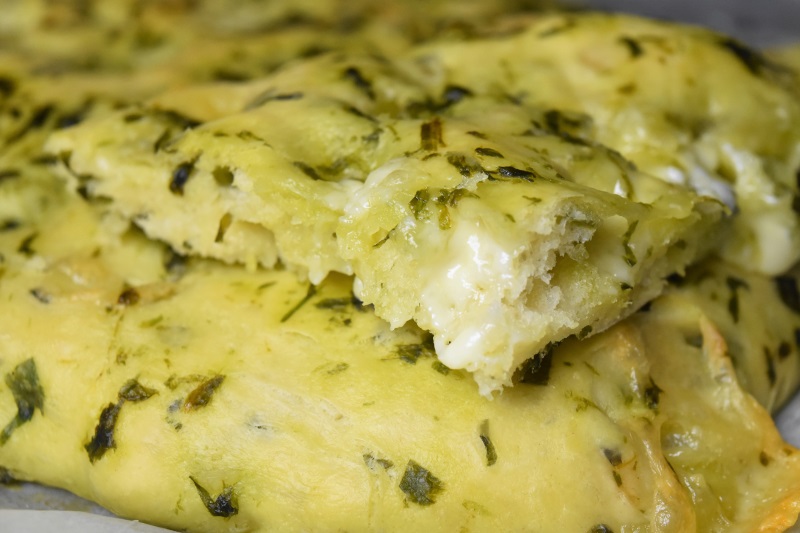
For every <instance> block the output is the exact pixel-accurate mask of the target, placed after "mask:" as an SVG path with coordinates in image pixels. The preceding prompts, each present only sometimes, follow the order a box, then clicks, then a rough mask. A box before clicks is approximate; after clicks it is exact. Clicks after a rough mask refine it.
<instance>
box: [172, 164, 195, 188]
mask: <svg viewBox="0 0 800 533" xmlns="http://www.w3.org/2000/svg"><path fill="white" fill-rule="evenodd" d="M193 172H194V161H186V162H184V163H181V164H180V165H178V166H177V167H175V170H173V171H172V179H171V180H170V182H169V190H170V192H172V194H176V195H178V196H183V189H184V187H185V186H186V182H188V181H189V178H191V177H192V173H193Z"/></svg>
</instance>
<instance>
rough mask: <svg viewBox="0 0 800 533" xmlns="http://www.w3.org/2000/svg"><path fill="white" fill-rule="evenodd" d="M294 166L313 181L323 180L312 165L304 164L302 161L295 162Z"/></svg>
mask: <svg viewBox="0 0 800 533" xmlns="http://www.w3.org/2000/svg"><path fill="white" fill-rule="evenodd" d="M292 164H293V165H294V166H295V168H297V169H298V170H300V171H301V172H302V173H303V174H305V175H306V176H308V177H309V178H311V179H312V180H314V181H320V180H321V179H322V176H320V175H319V172H317V170H316V169H315V168H314V167H312V166H311V165H309V164H307V163H303V162H302V161H295V162H294V163H292Z"/></svg>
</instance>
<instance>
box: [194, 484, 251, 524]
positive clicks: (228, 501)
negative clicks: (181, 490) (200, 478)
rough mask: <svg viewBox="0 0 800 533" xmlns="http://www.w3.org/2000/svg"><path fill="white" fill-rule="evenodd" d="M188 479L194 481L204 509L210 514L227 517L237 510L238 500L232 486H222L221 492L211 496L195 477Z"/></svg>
mask: <svg viewBox="0 0 800 533" xmlns="http://www.w3.org/2000/svg"><path fill="white" fill-rule="evenodd" d="M189 479H191V480H192V483H194V486H195V488H196V489H197V494H198V495H200V499H201V500H202V501H203V505H205V506H206V509H208V512H209V513H211V515H212V516H221V517H223V518H228V517H231V516H233V515H235V514H237V513H238V512H239V506H238V501H237V498H236V493H235V492H234V491H233V487H224V486H223V488H222V492H220V493H219V494H218V495H217V497H215V498H212V497H211V495H210V494H209V493H208V491H207V490H206V489H204V488H203V487H202V486H201V485H200V483H198V482H197V480H196V479H195V478H193V477H191V476H189Z"/></svg>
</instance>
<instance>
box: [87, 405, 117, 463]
mask: <svg viewBox="0 0 800 533" xmlns="http://www.w3.org/2000/svg"><path fill="white" fill-rule="evenodd" d="M121 408H122V402H118V403H110V404H108V405H107V406H106V407H105V408H104V409H103V411H102V412H101V413H100V420H99V421H98V422H97V426H96V427H95V429H94V436H93V437H92V440H90V441H89V442H88V443H86V444H85V445H84V449H85V450H86V453H88V454H89V462H91V463H94V462H95V461H97V460H98V459H100V458H101V457H103V455H105V453H106V452H107V451H108V450H110V449H112V448H116V447H117V443H116V442H115V441H114V428H115V426H116V425H117V418H118V417H119V411H120V409H121Z"/></svg>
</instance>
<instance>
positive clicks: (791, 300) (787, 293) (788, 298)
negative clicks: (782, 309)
mask: <svg viewBox="0 0 800 533" xmlns="http://www.w3.org/2000/svg"><path fill="white" fill-rule="evenodd" d="M775 283H776V284H777V286H778V294H779V295H780V297H781V301H782V302H783V303H784V305H786V307H788V308H789V309H791V310H792V311H794V312H795V313H800V291H798V290H797V280H796V279H795V278H793V277H790V276H779V277H777V278H775Z"/></svg>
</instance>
